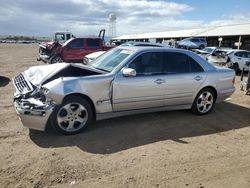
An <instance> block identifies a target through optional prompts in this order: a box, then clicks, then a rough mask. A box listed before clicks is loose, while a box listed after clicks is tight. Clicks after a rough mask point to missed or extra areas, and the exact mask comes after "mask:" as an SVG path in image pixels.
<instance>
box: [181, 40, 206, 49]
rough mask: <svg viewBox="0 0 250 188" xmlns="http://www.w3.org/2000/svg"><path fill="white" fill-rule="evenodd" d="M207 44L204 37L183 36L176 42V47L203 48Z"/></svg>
mask: <svg viewBox="0 0 250 188" xmlns="http://www.w3.org/2000/svg"><path fill="white" fill-rule="evenodd" d="M206 46H207V40H206V39H205V38H185V39H183V40H181V41H178V42H177V47H178V48H185V49H203V48H205V47H206Z"/></svg>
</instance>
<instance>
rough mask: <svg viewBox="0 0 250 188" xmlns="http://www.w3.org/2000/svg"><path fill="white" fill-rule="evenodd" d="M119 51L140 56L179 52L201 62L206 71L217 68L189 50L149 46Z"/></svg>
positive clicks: (120, 47) (126, 48) (124, 47)
mask: <svg viewBox="0 0 250 188" xmlns="http://www.w3.org/2000/svg"><path fill="white" fill-rule="evenodd" d="M116 48H118V49H124V50H132V51H133V54H135V53H136V54H139V53H142V52H173V53H174V52H177V53H178V52H179V53H182V54H186V55H188V56H190V57H191V58H193V59H194V60H195V61H197V62H199V63H200V64H201V65H202V67H203V68H204V69H205V70H206V71H210V70H214V69H215V67H214V66H213V65H211V64H210V63H208V62H207V61H206V60H205V59H203V58H202V57H200V56H199V55H197V54H196V53H194V52H192V51H189V50H185V49H180V48H168V47H149V46H140V47H138V46H130V47H127V46H118V47H116Z"/></svg>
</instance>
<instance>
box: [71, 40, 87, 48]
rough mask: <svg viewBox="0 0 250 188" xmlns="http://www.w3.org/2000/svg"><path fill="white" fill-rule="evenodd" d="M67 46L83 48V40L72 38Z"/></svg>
mask: <svg viewBox="0 0 250 188" xmlns="http://www.w3.org/2000/svg"><path fill="white" fill-rule="evenodd" d="M68 47H69V48H83V40H82V39H75V40H72V41H71V42H70V43H69V44H68Z"/></svg>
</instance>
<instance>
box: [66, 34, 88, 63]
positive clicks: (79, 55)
mask: <svg viewBox="0 0 250 188" xmlns="http://www.w3.org/2000/svg"><path fill="white" fill-rule="evenodd" d="M83 52H84V39H82V38H76V39H73V40H72V41H71V42H69V44H68V45H67V46H65V47H64V50H63V58H64V61H66V62H82V59H83Z"/></svg>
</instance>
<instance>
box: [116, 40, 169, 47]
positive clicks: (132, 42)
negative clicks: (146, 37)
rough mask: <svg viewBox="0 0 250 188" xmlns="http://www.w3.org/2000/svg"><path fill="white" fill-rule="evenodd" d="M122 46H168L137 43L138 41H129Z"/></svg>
mask: <svg viewBox="0 0 250 188" xmlns="http://www.w3.org/2000/svg"><path fill="white" fill-rule="evenodd" d="M120 46H152V47H166V45H164V44H161V43H151V42H137V41H128V42H125V43H123V44H121V45H120Z"/></svg>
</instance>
